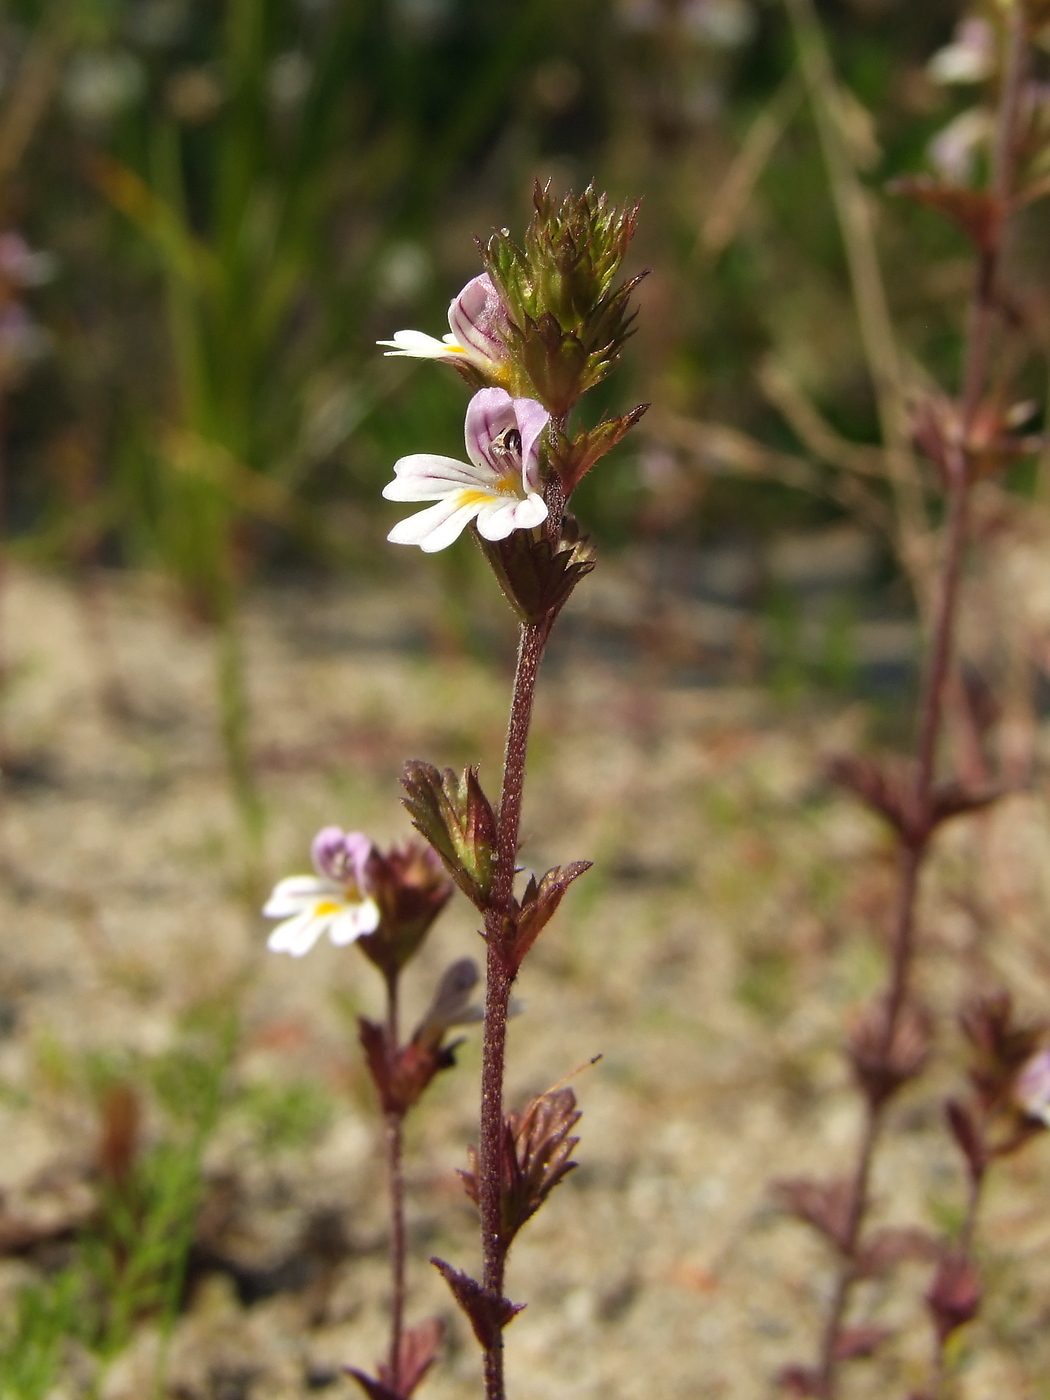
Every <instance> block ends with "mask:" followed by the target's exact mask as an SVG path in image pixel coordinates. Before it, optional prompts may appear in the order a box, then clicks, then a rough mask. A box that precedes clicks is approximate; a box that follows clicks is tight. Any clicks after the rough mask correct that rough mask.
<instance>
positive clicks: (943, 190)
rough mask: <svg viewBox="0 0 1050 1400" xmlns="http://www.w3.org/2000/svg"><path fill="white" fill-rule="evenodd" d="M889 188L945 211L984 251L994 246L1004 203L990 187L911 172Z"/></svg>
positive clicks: (938, 211)
mask: <svg viewBox="0 0 1050 1400" xmlns="http://www.w3.org/2000/svg"><path fill="white" fill-rule="evenodd" d="M889 190H890V193H891V194H900V195H904V196H905V198H907V199H914V200H915V201H916V203H917V204H925V205H926V206H927V207H928V208H930V209H935V210H936V211H937V213H938V214H943V215H944V217H945V218H946V219H950V220H951V222H952V223H953V224H956V225H957V226H958V227H959V228H961V229H962V230H963V232H964V233H965V234H967V235H968V236H969V237H970V238H971V239H972V240H973V242H974V244H975V245H976V246H977V248H978V249H979V250H980V251H981V252H983V253H987V252H988V251H989V250H990V249H991V247H992V241H993V238H994V234H995V231H996V229H997V228H998V226H999V223H1000V221H1001V218H1002V205H1001V203H1000V202H999V201H998V200H996V199H995V197H994V196H993V195H991V194H989V193H988V192H987V191H986V190H976V189H970V188H968V187H967V186H965V185H950V184H947V183H946V182H944V181H942V180H937V179H934V178H933V176H930V175H908V176H904V177H903V178H901V179H899V180H893V181H891V183H890V186H889Z"/></svg>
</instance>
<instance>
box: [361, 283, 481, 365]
mask: <svg viewBox="0 0 1050 1400" xmlns="http://www.w3.org/2000/svg"><path fill="white" fill-rule="evenodd" d="M448 323H449V326H450V327H451V331H450V333H449V334H448V335H446V336H443V337H442V339H441V340H437V339H435V337H434V336H432V335H426V334H425V333H424V332H423V331H397V332H396V333H395V335H394V338H393V340H380V341H377V342H376V343H377V344H378V345H383V346H387V347H388V349H387V351H386V353H387V354H388V355H405V356H407V357H409V358H411V359H418V360H445V361H446V362H447V363H449V364H454V363H455V362H456V361H457V360H469V361H470V362H471V363H472V364H473V365H475V366H476V367H477V368H478V369H480V370H481V371H482V372H483V373H487V374H491V373H492V372H493V371H495V370H498V369H501V368H502V367H503V363H504V361H505V360H506V358H507V348H506V344H505V342H504V330H505V326H506V311H505V309H504V306H503V302H502V300H501V298H500V295H499V293H498V292H497V291H496V288H495V287H494V286H493V284H492V280H491V279H490V277H489V275H488V273H482V274H481V276H480V277H473V278H471V280H470V281H469V282H468V283H467V285H466V286H465V287H464V288H463V290H462V291H461V292H460V294H459V295H458V296H457V297H454V298H453V300H452V302H451V304H450V305H449V308H448Z"/></svg>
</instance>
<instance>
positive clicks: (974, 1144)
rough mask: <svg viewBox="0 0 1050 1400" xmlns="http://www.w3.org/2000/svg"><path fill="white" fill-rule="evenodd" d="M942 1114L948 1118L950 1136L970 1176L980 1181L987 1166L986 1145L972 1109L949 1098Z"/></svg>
mask: <svg viewBox="0 0 1050 1400" xmlns="http://www.w3.org/2000/svg"><path fill="white" fill-rule="evenodd" d="M944 1116H945V1117H946V1118H947V1120H948V1127H949V1128H950V1129H951V1132H952V1137H954V1138H955V1141H956V1142H957V1143H958V1145H959V1150H960V1152H961V1153H962V1154H963V1156H964V1157H965V1158H966V1165H967V1166H968V1167H969V1169H970V1176H971V1178H972V1179H973V1180H974V1181H980V1179H981V1178H982V1177H983V1176H984V1173H985V1170H986V1169H987V1166H988V1146H987V1144H986V1143H985V1140H984V1134H983V1133H982V1132H981V1128H980V1124H979V1123H978V1122H977V1119H976V1117H975V1115H974V1112H973V1110H972V1109H971V1108H970V1107H969V1106H968V1105H967V1104H964V1103H960V1102H959V1100H958V1099H949V1100H948V1101H947V1103H946V1104H945V1105H944Z"/></svg>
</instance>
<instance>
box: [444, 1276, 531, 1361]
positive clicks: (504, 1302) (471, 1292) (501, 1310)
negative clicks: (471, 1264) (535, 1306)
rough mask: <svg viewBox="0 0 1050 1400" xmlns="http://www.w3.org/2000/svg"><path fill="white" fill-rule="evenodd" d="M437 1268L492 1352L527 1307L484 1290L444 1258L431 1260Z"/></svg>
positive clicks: (486, 1347)
mask: <svg viewBox="0 0 1050 1400" xmlns="http://www.w3.org/2000/svg"><path fill="white" fill-rule="evenodd" d="M430 1262H431V1263H432V1264H433V1266H434V1268H435V1269H437V1271H438V1273H439V1274H440V1275H441V1277H442V1278H443V1279H444V1280H445V1282H446V1283H447V1284H448V1286H449V1288H451V1290H452V1296H453V1297H454V1298H455V1300H456V1302H457V1303H458V1304H459V1306H460V1307H461V1308H462V1310H463V1311H464V1312H465V1313H466V1315H467V1317H468V1318H469V1319H470V1325H471V1327H473V1329H474V1335H475V1337H477V1339H478V1341H479V1343H480V1344H481V1346H482V1348H483V1349H484V1350H485V1351H489V1350H491V1348H492V1346H493V1345H494V1343H495V1341H496V1338H497V1337H498V1336H499V1334H500V1333H501V1332H502V1331H503V1329H504V1327H506V1326H507V1324H508V1323H509V1322H512V1321H513V1320H514V1318H515V1317H516V1316H517V1314H518V1313H520V1312H521V1311H522V1309H523V1308H524V1307H525V1304H524V1303H512V1302H511V1301H510V1299H509V1298H501V1297H500V1296H499V1295H498V1294H496V1293H490V1292H489V1291H488V1289H486V1288H484V1287H482V1285H481V1284H480V1283H478V1281H477V1279H472V1278H471V1277H470V1275H469V1274H464V1273H461V1272H460V1271H459V1269H454V1268H453V1267H452V1265H451V1264H446V1263H445V1261H444V1259H431V1261H430Z"/></svg>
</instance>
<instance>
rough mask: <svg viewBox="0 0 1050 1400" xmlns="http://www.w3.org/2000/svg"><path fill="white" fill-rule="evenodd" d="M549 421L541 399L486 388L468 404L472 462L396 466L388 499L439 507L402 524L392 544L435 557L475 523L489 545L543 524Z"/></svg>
mask: <svg viewBox="0 0 1050 1400" xmlns="http://www.w3.org/2000/svg"><path fill="white" fill-rule="evenodd" d="M549 418H550V414H549V413H548V412H547V410H546V409H545V408H544V407H543V405H542V404H539V403H537V402H536V400H535V399H512V398H511V396H510V395H509V394H508V393H507V391H506V390H505V389H480V390H479V391H478V392H477V393H476V394H475V395H474V397H473V398H472V399H471V401H470V403H469V405H468V406H467V420H466V424H465V429H464V437H465V439H466V446H467V456H468V457H469V458H470V461H469V462H458V461H456V459H455V458H454V457H435V456H432V455H431V454H430V453H426V452H417V453H414V454H413V455H412V456H410V457H402V458H401V460H400V461H398V462H395V464H394V480H393V481H391V482H389V483H388V484H387V485H386V486H385V487H384V488H383V495H384V496H385V497H386V498H387V500H388V501H435V502H436V503H437V504H436V505H432V506H429V507H428V508H427V509H426V510H421V511H419V512H417V514H415V515H410V516H409V517H408V519H407V520H402V521H400V522H399V523H398V524H397V525H395V526H394V528H393V529H392V530H391V531H390V533H389V535H387V539H388V540H390V541H391V542H392V543H394V544H418V545H419V547H420V549H422V550H424V551H425V552H426V553H427V554H432V553H434V552H435V551H436V550H439V549H445V548H446V546H448V545H450V544H451V543H452V541H453V540H455V539H458V538H459V536H460V534H461V533H462V531H463V529H464V528H465V526H466V525H467V524H468V523H469V522H470V521H471V520H476V521H477V528H478V534H479V535H481V536H482V537H483V538H484V539H486V540H503V539H506V538H507V536H508V535H509V534H510V533H511V532H512V531H514V530H530V529H532V528H533V527H534V526H536V525H540V524H542V523H543V521H544V520H546V518H547V505H546V502H545V501H544V499H543V497H542V495H541V494H540V488H541V485H542V483H541V481H540V452H539V439H540V434H541V433H542V432H543V430H544V428H545V427H546V426H547V422H548V420H549Z"/></svg>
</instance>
